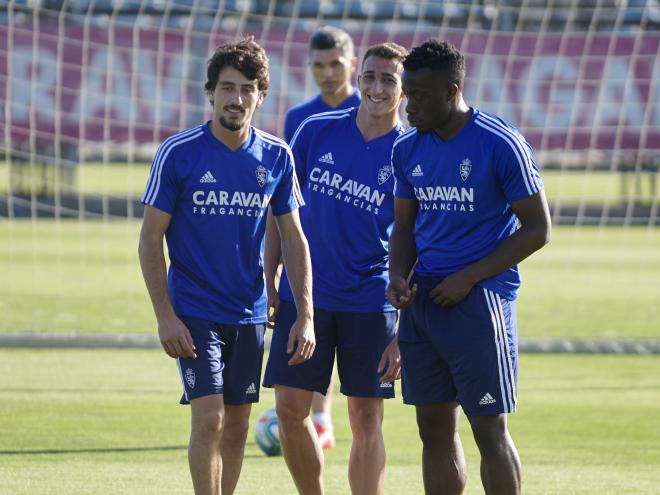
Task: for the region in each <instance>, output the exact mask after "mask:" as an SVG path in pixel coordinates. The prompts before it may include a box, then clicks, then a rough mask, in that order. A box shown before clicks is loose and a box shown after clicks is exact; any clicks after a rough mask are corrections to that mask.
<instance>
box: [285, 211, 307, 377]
mask: <svg viewBox="0 0 660 495" xmlns="http://www.w3.org/2000/svg"><path fill="white" fill-rule="evenodd" d="M276 221H277V227H278V229H279V234H280V238H281V245H282V253H283V259H284V266H285V268H286V272H287V277H288V279H289V283H290V284H291V289H292V292H293V298H294V301H295V303H296V309H297V311H298V318H297V319H296V321H295V323H294V324H293V326H292V327H291V331H290V332H289V341H288V344H287V353H288V354H291V353H292V352H293V353H294V354H293V356H292V357H291V359H290V360H289V365H294V364H299V363H302V362H304V361H307V360H308V359H309V358H311V357H312V354H313V353H314V348H315V347H316V336H315V335H314V323H313V318H314V309H313V306H312V262H311V260H310V257H309V246H308V245H307V239H306V238H305V234H303V230H302V226H301V225H300V217H299V216H298V210H294V211H292V212H290V213H287V214H285V215H280V216H278V217H276ZM294 350H295V352H294Z"/></svg>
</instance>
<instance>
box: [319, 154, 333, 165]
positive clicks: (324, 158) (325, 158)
mask: <svg viewBox="0 0 660 495" xmlns="http://www.w3.org/2000/svg"><path fill="white" fill-rule="evenodd" d="M319 161H320V162H323V163H329V164H330V165H334V164H335V161H334V160H333V159H332V153H326V154H325V155H322V156H321V158H319Z"/></svg>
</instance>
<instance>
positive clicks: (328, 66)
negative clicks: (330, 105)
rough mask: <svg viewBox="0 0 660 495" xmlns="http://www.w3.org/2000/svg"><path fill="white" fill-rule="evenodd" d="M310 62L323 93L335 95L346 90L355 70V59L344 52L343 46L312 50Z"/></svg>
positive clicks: (317, 83)
mask: <svg viewBox="0 0 660 495" xmlns="http://www.w3.org/2000/svg"><path fill="white" fill-rule="evenodd" d="M309 57H310V60H309V64H310V66H311V67H312V74H313V75H314V80H315V81H316V85H317V86H318V87H319V90H320V91H321V94H323V95H327V96H330V95H334V94H336V93H341V92H343V91H346V88H347V87H348V86H349V84H350V83H351V76H352V75H353V71H354V70H355V59H354V58H351V57H348V56H346V55H345V54H344V52H343V51H342V50H341V48H330V49H328V50H312V51H311V53H310V56H309Z"/></svg>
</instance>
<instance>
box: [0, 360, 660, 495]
mask: <svg viewBox="0 0 660 495" xmlns="http://www.w3.org/2000/svg"><path fill="white" fill-rule="evenodd" d="M398 392H399V390H398V388H397V393H398ZM179 394H180V384H179V382H178V376H177V371H176V367H175V365H174V362H173V361H172V360H171V359H170V358H168V357H167V356H165V355H164V354H163V353H162V352H160V351H155V350H153V351H145V350H123V351H117V350H103V351H99V350H96V351H94V350H1V349H0V418H2V420H1V421H0V495H33V494H40V495H83V494H85V495H86V494H89V493H95V494H112V495H121V494H127V495H128V494H130V495H134V494H159V495H167V494H181V493H192V487H191V483H190V480H189V475H188V467H187V457H186V445H187V435H188V423H189V416H188V415H189V412H188V408H187V407H185V406H179V405H178V404H177V401H178V397H179ZM272 403H273V394H272V391H269V390H265V391H264V390H262V402H261V403H260V404H257V405H255V407H254V409H253V415H252V419H253V421H254V420H255V419H256V417H257V416H258V414H259V413H260V412H262V411H263V410H265V409H266V408H268V407H271V406H272ZM659 409H660V358H657V357H648V356H647V357H639V356H635V357H633V356H575V355H573V356H571V355H562V356H557V355H523V356H522V362H521V374H520V382H519V410H518V412H517V413H516V414H513V415H511V416H510V428H511V431H512V434H513V436H514V439H515V441H516V443H517V446H518V449H519V451H520V455H521V458H522V463H523V487H524V490H525V493H529V494H541V495H554V494H557V495H560V494H561V495H565V494H568V493H570V494H594V495H608V494H611V495H615V494H616V495H621V494H649V495H650V494H655V493H657V466H658V465H660V445H659V444H658V441H657V440H658V438H659V437H660V428H659V426H658V422H657V411H658V410H659ZM333 416H334V420H335V428H336V433H337V440H338V442H337V448H335V449H333V450H331V451H327V452H326V476H325V480H326V490H327V493H328V495H334V494H336V495H339V494H341V495H345V494H347V493H349V489H348V483H347V479H346V477H347V474H346V473H347V468H346V459H347V457H348V451H349V448H350V434H349V430H348V426H347V417H346V403H345V400H344V398H343V397H342V396H340V395H337V396H336V397H335V402H334V411H333ZM384 430H385V440H386V444H387V452H388V466H387V474H386V481H385V493H386V494H420V493H422V481H421V467H420V463H421V460H420V459H421V458H420V455H421V453H420V452H421V450H420V443H419V440H418V438H417V433H416V426H415V419H414V409H413V408H412V407H410V406H404V405H403V404H402V403H401V400H400V398H397V399H394V400H390V401H387V403H386V411H385V427H384ZM461 433H462V438H463V444H464V446H465V450H466V455H467V458H468V467H469V479H468V487H467V490H466V493H467V494H469V495H475V494H479V493H483V490H482V489H481V486H480V481H479V475H478V457H477V452H476V447H475V446H474V442H473V441H472V439H471V436H470V434H469V432H468V428H467V421H466V420H465V418H463V419H462V421H461ZM263 493H268V494H269V495H291V494H292V493H295V490H294V487H293V483H292V482H291V479H290V477H289V474H288V472H287V470H286V467H285V465H284V460H283V459H282V458H281V457H274V458H267V457H265V456H264V455H263V454H262V453H261V452H260V451H259V449H258V447H257V446H256V444H255V443H254V441H253V439H252V432H250V436H249V440H248V445H247V450H246V459H245V463H244V467H243V473H242V476H241V480H240V482H239V485H238V489H237V494H263Z"/></svg>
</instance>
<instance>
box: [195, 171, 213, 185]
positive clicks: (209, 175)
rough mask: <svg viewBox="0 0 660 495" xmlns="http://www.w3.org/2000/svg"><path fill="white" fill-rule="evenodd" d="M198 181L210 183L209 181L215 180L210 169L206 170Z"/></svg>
mask: <svg viewBox="0 0 660 495" xmlns="http://www.w3.org/2000/svg"><path fill="white" fill-rule="evenodd" d="M199 182H201V183H210V182H216V180H215V177H213V174H212V173H211V171H210V170H209V171H207V172H206V173H205V174H204V175H202V178H201V179H199Z"/></svg>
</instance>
